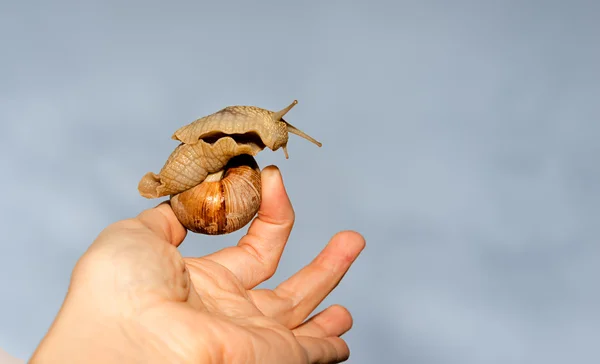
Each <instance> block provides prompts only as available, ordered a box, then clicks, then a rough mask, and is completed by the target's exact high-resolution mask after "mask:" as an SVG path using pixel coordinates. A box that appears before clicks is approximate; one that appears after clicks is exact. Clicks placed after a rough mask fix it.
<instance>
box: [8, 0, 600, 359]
mask: <svg viewBox="0 0 600 364" xmlns="http://www.w3.org/2000/svg"><path fill="white" fill-rule="evenodd" d="M599 16H600V6H599V3H598V2H595V3H594V2H592V1H588V2H583V1H569V2H566V1H562V2H559V1H493V2H492V1H468V2H467V1H452V2H446V1H423V0H421V1H395V2H393V1H388V2H385V1H362V2H350V1H308V2H305V1H263V2H260V3H251V2H242V1H237V2H200V1H171V2H166V1H128V2H122V1H100V0H97V1H47V2H44V1H20V2H17V1H14V2H9V1H3V2H2V3H1V8H0V39H1V44H0V45H1V48H0V52H1V53H0V54H1V56H0V120H1V122H2V130H1V134H0V152H1V155H2V157H1V159H0V160H1V170H2V177H1V179H0V180H1V182H0V183H1V186H2V191H3V193H4V194H3V209H2V212H1V213H0V228H1V229H2V233H3V247H2V255H1V257H0V266H1V274H0V284H1V287H2V290H3V292H2V299H1V304H0V328H1V329H0V347H2V348H3V349H5V350H7V351H8V352H10V353H11V354H13V355H15V356H17V357H20V358H22V359H26V358H28V357H29V356H30V355H31V353H32V351H33V349H34V348H35V347H36V345H37V343H38V341H39V340H40V338H41V337H42V336H43V335H44V333H45V330H46V329H47V328H48V326H49V325H50V323H51V321H52V319H53V317H54V315H55V313H56V311H57V310H58V308H59V306H60V304H61V301H62V299H63V295H64V293H65V290H66V288H67V284H68V280H69V275H70V271H71V269H72V267H73V264H74V263H75V261H76V259H77V258H78V257H79V256H80V254H81V253H82V252H83V251H84V250H85V249H86V248H87V246H88V245H89V244H90V243H91V241H92V240H93V239H94V237H95V236H96V235H97V234H98V232H99V231H100V230H102V229H103V228H104V227H105V226H106V225H108V224H109V223H111V222H113V221H116V220H118V219H122V218H126V217H130V216H133V215H135V214H137V213H138V212H139V211H140V210H142V209H144V208H148V207H151V206H154V205H155V204H156V203H157V201H155V200H151V201H148V200H145V199H143V198H141V197H140V196H139V195H138V193H137V190H136V187H137V183H138V181H139V179H140V178H141V176H142V175H143V174H144V173H146V172H148V171H158V169H159V168H160V167H161V165H162V163H163V162H164V160H165V158H166V157H167V156H168V154H169V153H170V152H171V150H172V149H173V148H174V146H175V145H176V142H174V141H172V140H171V139H170V135H171V133H172V132H173V131H174V130H176V129H177V128H179V127H180V126H181V125H184V124H187V123H189V122H191V121H193V120H194V119H196V118H198V117H200V116H204V115H207V114H209V113H212V112H215V111H217V110H219V109H221V108H222V107H224V106H227V105H233V104H246V105H257V106H260V107H265V108H268V109H280V108H282V107H284V106H286V105H288V104H289V103H290V102H291V101H292V100H293V99H298V100H299V104H298V105H297V106H296V107H295V108H294V109H293V111H292V112H290V114H289V115H288V119H289V121H290V122H291V123H293V124H295V125H296V126H298V127H299V128H300V129H303V130H304V131H306V132H307V133H309V134H310V135H312V136H314V137H315V138H316V139H318V140H320V141H321V142H323V144H324V146H323V148H317V147H315V146H314V145H312V144H310V143H308V142H307V141H304V140H302V139H300V138H298V137H296V136H291V139H292V140H291V142H290V145H289V151H290V159H289V160H285V159H284V157H283V152H281V151H278V152H277V153H273V152H271V151H269V150H267V151H265V152H263V153H261V154H260V155H259V156H258V161H259V163H260V164H261V166H265V165H267V164H277V165H278V166H279V167H280V168H281V169H282V173H283V174H284V178H285V181H286V185H287V187H288V189H289V193H290V195H291V198H292V200H293V203H294V206H295V209H296V212H297V223H296V227H295V231H294V233H293V234H292V237H291V239H290V242H289V245H288V248H287V250H286V253H285V255H284V257H283V260H282V264H281V268H280V271H279V272H278V274H277V275H276V276H275V277H274V278H273V281H272V282H269V285H272V284H275V283H277V282H279V281H281V280H282V279H284V278H285V277H287V276H288V275H290V274H292V273H293V272H294V271H296V270H297V269H299V268H300V267H301V266H302V265H303V264H305V263H307V262H308V261H309V260H310V259H312V257H313V256H314V255H315V254H317V253H318V251H319V250H320V249H321V248H322V247H323V245H324V244H325V243H326V241H327V240H328V238H329V237H330V236H331V235H333V234H334V233H335V232H336V231H339V230H343V229H354V230H357V231H359V232H361V233H363V234H364V236H365V237H366V239H367V249H366V250H365V252H364V254H363V255H362V256H361V257H360V259H359V260H358V261H357V263H356V265H355V266H354V267H353V268H352V269H351V271H350V273H349V274H348V275H347V276H346V278H345V281H344V282H343V283H342V284H341V285H340V286H339V287H338V288H337V290H336V291H335V292H334V293H333V294H332V296H331V297H330V298H329V299H328V300H327V301H326V302H325V303H324V305H323V306H321V308H322V307H324V306H325V305H329V304H332V303H334V302H338V303H342V304H345V305H346V306H347V307H348V308H349V309H350V310H351V312H352V313H353V314H354V318H355V327H354V329H353V330H352V331H351V332H350V333H348V334H347V335H346V336H345V337H346V339H347V340H348V342H349V344H350V348H351V351H352V356H351V359H350V362H352V363H462V364H466V363H509V362H510V363H567V362H569V363H591V362H597V361H598V360H599V359H600V348H599V346H598V340H599V339H598V338H599V337H600V293H599V292H600V287H599V285H598V275H599V273H600V265H599V263H600V261H599V256H600V248H599V245H598V243H599V238H600V224H599V223H598V222H599V221H600V214H599V205H600V172H599V170H598V162H597V157H598V154H599V153H600V144H599V143H600V142H599V137H600V133H599V132H600V126H599V123H600V119H599V117H600V106H599V105H600V101H599V100H600V86H599V85H600V71H599V67H600V66H599V65H600V50H599V49H600V45H599V44H600V43H599V42H598V37H599V35H600V22H598V17H599ZM242 233H243V232H240V233H238V234H234V235H231V236H225V237H218V238H206V237H203V236H198V235H190V237H189V238H188V240H187V241H186V243H184V246H183V247H182V251H183V253H184V254H185V255H201V254H204V253H207V252H210V251H213V250H215V249H218V248H220V247H223V246H226V245H231V244H234V243H235V242H236V240H237V239H238V238H239V237H240V235H241V234H242Z"/></svg>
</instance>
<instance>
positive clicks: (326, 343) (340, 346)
mask: <svg viewBox="0 0 600 364" xmlns="http://www.w3.org/2000/svg"><path fill="white" fill-rule="evenodd" d="M296 339H297V340H298V342H299V343H300V345H302V347H303V348H304V350H306V354H307V355H308V362H309V363H320V364H321V363H341V362H343V361H346V360H348V358H349V357H350V349H349V348H348V345H347V344H346V342H345V341H344V340H343V339H341V338H339V337H328V338H316V337H310V336H298V337H297V338H296Z"/></svg>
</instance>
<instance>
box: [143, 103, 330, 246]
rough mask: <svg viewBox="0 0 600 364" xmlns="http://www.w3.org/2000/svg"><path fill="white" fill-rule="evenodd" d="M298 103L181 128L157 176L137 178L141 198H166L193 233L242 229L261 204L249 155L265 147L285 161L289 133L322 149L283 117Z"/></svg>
mask: <svg viewBox="0 0 600 364" xmlns="http://www.w3.org/2000/svg"><path fill="white" fill-rule="evenodd" d="M297 103H298V102H297V101H296V100H294V102H292V103H291V104H290V105H289V106H287V107H286V108H284V109H283V110H280V111H277V112H274V111H270V110H266V109H262V108H258V107H256V106H228V107H226V108H224V109H222V110H220V111H218V112H216V113H214V114H211V115H208V116H205V117H202V118H200V119H198V120H195V121H193V122H192V123H190V124H188V125H185V126H183V127H181V128H180V129H178V130H177V131H176V132H175V133H174V134H173V135H172V137H171V138H172V139H174V140H177V141H179V142H180V144H179V145H178V146H177V147H176V148H175V150H174V151H173V152H172V153H171V155H170V156H169V158H168V159H167V161H166V162H165V164H164V166H163V167H162V169H161V170H160V172H159V173H158V174H155V173H153V172H148V173H146V175H144V176H143V177H142V179H141V180H140V182H139V184H138V191H139V193H140V195H141V196H143V197H145V198H158V197H162V196H167V195H169V196H170V201H171V206H172V208H173V211H174V212H175V215H176V216H177V218H178V219H179V221H180V222H181V224H182V225H183V226H185V227H186V228H187V229H188V230H190V231H193V232H196V233H202V234H208V235H217V234H227V233H231V232H233V231H236V230H238V229H240V228H242V227H243V226H245V225H246V224H247V223H249V222H250V220H252V218H253V217H254V216H255V215H256V213H257V212H258V208H259V207H260V203H261V181H260V168H259V167H258V164H257V163H256V160H255V159H254V156H256V154H258V152H260V151H261V150H263V149H264V148H266V147H267V148H269V149H271V150H273V151H276V150H278V149H279V148H281V149H283V151H284V154H285V157H286V159H288V158H289V155H288V151H287V143H288V133H292V134H296V135H298V136H301V137H302V138H304V139H307V140H309V141H311V142H312V143H314V144H316V145H317V146H319V147H321V145H322V144H321V143H320V142H318V141H316V140H315V139H313V138H312V137H310V136H308V135H307V134H305V133H304V132H302V131H300V130H299V129H297V128H296V127H294V126H293V125H291V124H290V123H288V122H287V121H285V120H284V119H283V116H284V115H285V114H286V113H287V112H288V111H290V110H291V109H292V107H294V106H295V105H296V104H297Z"/></svg>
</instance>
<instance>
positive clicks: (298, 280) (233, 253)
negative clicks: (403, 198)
mask: <svg viewBox="0 0 600 364" xmlns="http://www.w3.org/2000/svg"><path fill="white" fill-rule="evenodd" d="M262 184H263V186H262V191H263V197H262V199H263V200H262V204H261V207H260V210H259V212H258V216H257V218H256V219H255V220H254V221H253V222H252V223H251V225H250V226H249V228H248V232H247V234H246V235H245V236H244V237H243V238H242V239H241V240H240V241H239V244H238V245H237V246H232V247H228V248H225V249H222V250H220V251H217V252H215V253H212V254H209V255H206V256H203V257H192V258H183V257H182V256H181V254H180V253H179V250H178V249H177V247H178V246H179V245H180V244H181V243H182V242H183V240H184V239H185V237H186V234H187V232H186V230H185V229H184V228H183V227H182V226H181V224H180V223H179V222H178V221H177V218H176V217H175V216H174V214H173V211H172V210H171V208H170V206H169V204H168V203H162V204H160V205H158V206H157V207H155V208H151V209H148V210H146V211H143V212H142V213H141V214H140V215H138V216H137V217H135V218H132V219H128V220H123V221H119V222H117V223H114V224H112V225H110V226H109V227H107V228H106V229H105V230H104V231H102V232H101V233H100V235H99V236H98V238H97V239H96V240H95V241H94V242H93V243H92V245H91V246H90V248H89V249H88V251H87V252H86V253H85V254H84V255H83V256H82V257H81V259H80V260H79V261H78V263H77V264H76V266H75V268H74V270H73V274H72V277H71V283H70V286H69V291H68V293H67V295H66V298H65V301H64V303H63V306H62V307H61V309H60V311H59V313H58V315H57V316H56V319H55V321H54V322H53V324H52V326H51V327H50V330H49V331H48V333H47V334H46V336H45V337H44V338H43V339H42V341H41V343H40V345H39V346H38V348H37V349H36V351H35V353H34V354H33V357H32V358H31V360H30V363H33V364H35V363H90V364H93V363H117V362H118V363H302V364H304V363H340V362H343V361H345V360H347V359H348V357H349V355H350V351H349V347H348V345H347V343H346V342H345V341H344V339H342V338H341V336H342V335H343V334H344V333H346V332H347V331H348V330H350V328H351V327H352V316H351V315H350V313H349V311H348V310H347V309H346V308H344V307H343V306H340V305H333V306H330V307H328V308H326V309H325V310H323V311H321V312H319V313H316V314H315V315H313V316H311V315H312V314H313V311H314V310H315V308H316V307H317V306H318V305H319V304H320V303H321V302H322V301H323V300H324V299H325V298H326V297H327V296H328V295H329V294H330V293H331V291H332V290H333V289H334V288H335V287H336V286H337V285H338V283H339V282H340V280H341V279H342V277H343V276H344V275H345V273H346V272H347V271H348V269H349V268H350V266H351V264H352V263H353V262H354V261H355V259H356V258H357V257H358V255H359V254H360V252H361V251H362V250H363V249H364V247H365V240H364V238H363V237H362V236H361V235H360V234H358V233H356V232H353V231H343V232H340V233H337V234H336V235H334V236H333V238H332V239H331V240H330V241H329V243H328V244H327V245H326V246H325V248H324V249H323V250H322V251H321V253H320V254H319V255H318V256H317V257H316V258H315V259H314V260H313V261H312V262H310V263H309V264H308V265H307V266H305V267H304V268H303V269H301V270H300V271H298V272H297V273H296V274H294V275H293V276H291V277H290V278H289V279H287V280H286V281H284V282H282V283H281V284H279V285H278V286H277V287H276V288H275V289H273V290H266V289H257V288H256V286H257V285H259V284H260V283H262V282H264V281H266V280H267V279H269V278H270V277H272V275H273V274H274V273H275V271H276V269H277V266H278V264H279V260H280V258H281V254H282V252H283V249H284V247H285V245H286V243H287V240H288V237H289V235H290V233H291V230H292V226H293V224H294V218H295V216H294V211H293V208H292V205H291V203H290V200H289V198H288V195H287V193H286V190H285V187H284V184H283V180H282V178H281V175H280V173H279V170H278V169H277V168H276V167H273V166H270V167H267V168H265V169H264V170H263V171H262Z"/></svg>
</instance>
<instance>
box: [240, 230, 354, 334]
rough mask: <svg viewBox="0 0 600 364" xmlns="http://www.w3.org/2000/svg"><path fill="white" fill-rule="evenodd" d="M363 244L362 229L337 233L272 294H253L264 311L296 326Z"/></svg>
mask: <svg viewBox="0 0 600 364" xmlns="http://www.w3.org/2000/svg"><path fill="white" fill-rule="evenodd" d="M364 247H365V239H364V238H363V237H362V235H360V234H359V233H357V232H354V231H342V232H340V233H337V234H336V235H334V236H333V238H332V239H331V240H330V242H329V244H327V246H326V247H325V249H323V251H321V253H320V254H319V255H318V256H317V257H316V258H315V259H314V260H313V261H312V262H311V263H310V264H309V265H307V266H306V267H304V268H302V269H301V270H300V271H299V272H297V273H296V274H294V275H293V276H292V277H290V278H289V279H288V280H286V281H285V282H283V283H281V284H280V285H279V286H278V287H277V288H275V289H274V290H273V292H272V293H271V294H269V293H268V292H265V291H258V292H250V294H251V295H253V296H254V299H255V302H256V304H257V306H258V308H259V309H260V310H261V311H262V312H264V314H265V315H267V316H269V317H273V318H275V319H276V320H277V321H279V322H280V323H281V324H282V325H284V326H286V327H288V328H295V327H297V326H298V325H300V323H302V321H304V320H305V319H306V317H308V315H310V313H311V312H312V311H313V310H314V309H315V308H316V307H317V306H318V305H319V304H320V303H321V302H322V301H323V300H324V299H325V297H327V295H329V293H331V291H333V289H334V288H335V287H336V286H337V285H338V284H339V282H340V281H341V280H342V278H343V277H344V275H345V274H346V272H347V271H348V269H349V268H350V266H351V265H352V263H353V262H354V261H355V260H356V258H357V257H358V255H359V254H360V252H361V251H362V250H363V249H364ZM277 301H279V302H278V303H277Z"/></svg>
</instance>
